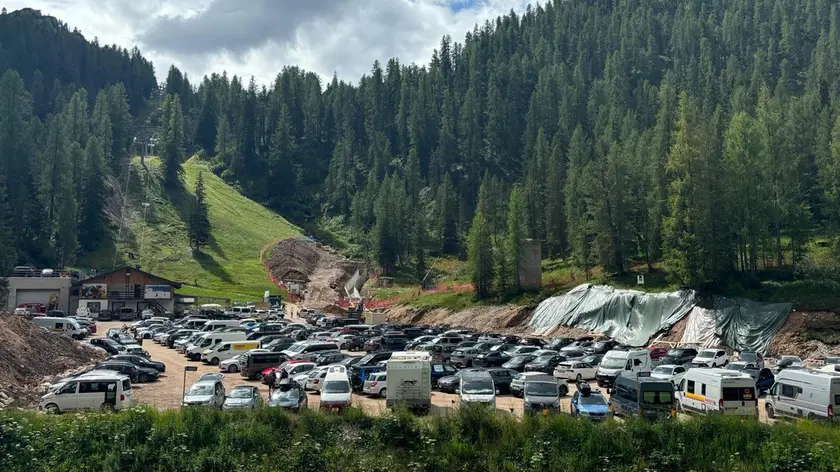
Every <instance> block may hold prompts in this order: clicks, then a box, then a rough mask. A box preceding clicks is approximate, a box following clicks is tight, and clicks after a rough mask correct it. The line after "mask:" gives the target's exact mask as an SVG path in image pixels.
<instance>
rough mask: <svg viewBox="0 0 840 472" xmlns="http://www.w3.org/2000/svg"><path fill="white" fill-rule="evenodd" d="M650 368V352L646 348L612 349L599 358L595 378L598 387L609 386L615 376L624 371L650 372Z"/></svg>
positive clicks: (632, 372)
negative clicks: (630, 349)
mask: <svg viewBox="0 0 840 472" xmlns="http://www.w3.org/2000/svg"><path fill="white" fill-rule="evenodd" d="M650 368H651V361H650V352H649V351H648V350H647V349H636V350H632V351H617V350H612V351H609V352H607V353H606V354H605V355H604V358H603V359H601V363H600V364H599V365H598V369H597V370H596V371H595V380H597V381H598V386H599V387H601V388H611V387H612V386H613V383H614V382H615V378H616V377H617V376H619V375H622V374H625V373H631V374H637V373H639V372H650Z"/></svg>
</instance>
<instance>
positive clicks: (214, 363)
mask: <svg viewBox="0 0 840 472" xmlns="http://www.w3.org/2000/svg"><path fill="white" fill-rule="evenodd" d="M210 364H212V365H219V358H218V357H214V358H212V359H210Z"/></svg>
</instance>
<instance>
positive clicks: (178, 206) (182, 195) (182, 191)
mask: <svg viewBox="0 0 840 472" xmlns="http://www.w3.org/2000/svg"><path fill="white" fill-rule="evenodd" d="M166 196H167V198H169V201H170V202H172V206H174V207H175V211H176V212H177V213H178V218H180V219H181V221H182V222H183V223H184V226H185V227H186V228H189V225H190V212H191V211H192V208H193V205H195V196H194V195H192V194H191V193H189V192H188V191H187V188H186V184H185V183H184V182H181V184H180V185H179V186H178V187H176V188H169V189H166ZM205 246H206V247H208V248H210V249H212V250H213V252H215V253H216V254H217V255H218V256H219V257H220V258H222V259H225V260H227V255H226V254H225V251H224V250H223V249H222V247H221V246H220V245H219V243H218V242H217V241H216V238H215V237H214V236H213V231H212V228H211V231H210V239H209V240H208V241H207V243H206V244H205ZM196 259H198V256H196ZM213 262H214V263H215V261H213ZM202 266H203V265H202Z"/></svg>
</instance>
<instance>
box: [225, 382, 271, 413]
mask: <svg viewBox="0 0 840 472" xmlns="http://www.w3.org/2000/svg"><path fill="white" fill-rule="evenodd" d="M262 404H263V398H262V395H260V389H258V388H257V387H254V386H251V385H238V386H237V387H236V388H234V389H233V390H231V392H230V395H228V396H227V398H225V402H224V404H222V409H223V410H243V409H249V410H253V409H254V408H257V407H260V406H262Z"/></svg>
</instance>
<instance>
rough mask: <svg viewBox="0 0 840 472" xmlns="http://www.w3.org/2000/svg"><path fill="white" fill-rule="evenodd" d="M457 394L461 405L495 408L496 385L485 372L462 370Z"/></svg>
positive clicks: (491, 377)
mask: <svg viewBox="0 0 840 472" xmlns="http://www.w3.org/2000/svg"><path fill="white" fill-rule="evenodd" d="M460 374H461V382H460V385H459V386H458V394H459V396H460V397H461V403H462V404H468V403H477V404H482V405H487V406H490V407H493V408H494V409H495V408H496V384H495V383H494V382H493V376H491V375H490V373H489V372H487V371H485V370H476V371H470V370H463V371H461V372H460Z"/></svg>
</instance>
